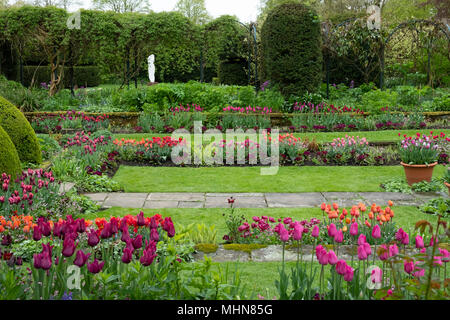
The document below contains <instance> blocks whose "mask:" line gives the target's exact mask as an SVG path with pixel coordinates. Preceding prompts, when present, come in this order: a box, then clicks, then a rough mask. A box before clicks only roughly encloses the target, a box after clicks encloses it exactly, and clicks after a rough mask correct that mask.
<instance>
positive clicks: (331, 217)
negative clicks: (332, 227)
mask: <svg viewBox="0 0 450 320" xmlns="http://www.w3.org/2000/svg"><path fill="white" fill-rule="evenodd" d="M328 219H330V220H331V219H333V214H332V213H331V212H330V213H328Z"/></svg>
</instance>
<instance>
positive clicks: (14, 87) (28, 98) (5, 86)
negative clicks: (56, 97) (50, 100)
mask: <svg viewBox="0 0 450 320" xmlns="http://www.w3.org/2000/svg"><path fill="white" fill-rule="evenodd" d="M0 96H2V97H4V98H5V99H6V100H8V101H11V103H13V104H14V105H16V106H18V107H19V108H20V109H21V110H24V111H30V110H34V109H40V108H41V107H42V101H43V100H44V99H45V98H46V97H47V96H48V93H47V92H46V91H44V90H38V89H34V88H30V89H27V88H25V87H24V86H22V85H21V84H20V83H18V82H15V81H9V80H7V79H6V78H5V77H4V76H3V75H1V74H0Z"/></svg>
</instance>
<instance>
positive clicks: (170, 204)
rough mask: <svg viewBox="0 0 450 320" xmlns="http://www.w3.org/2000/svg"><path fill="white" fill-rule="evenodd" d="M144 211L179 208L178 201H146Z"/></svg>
mask: <svg viewBox="0 0 450 320" xmlns="http://www.w3.org/2000/svg"><path fill="white" fill-rule="evenodd" d="M143 208H144V209H168V208H178V201H170V200H164V201H163V200H161V201H158V200H153V201H145V203H144V207H143Z"/></svg>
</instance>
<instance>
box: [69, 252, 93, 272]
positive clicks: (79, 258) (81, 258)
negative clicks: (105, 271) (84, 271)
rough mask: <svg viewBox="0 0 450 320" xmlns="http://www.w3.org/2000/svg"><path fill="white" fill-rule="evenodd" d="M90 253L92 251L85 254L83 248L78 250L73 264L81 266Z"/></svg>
mask: <svg viewBox="0 0 450 320" xmlns="http://www.w3.org/2000/svg"><path fill="white" fill-rule="evenodd" d="M90 255H91V254H90V253H87V254H85V253H84V252H83V251H82V250H78V251H77V254H76V255H75V260H74V261H73V264H74V265H76V266H78V267H80V268H81V267H82V266H84V265H85V263H86V261H88V259H89V257H90Z"/></svg>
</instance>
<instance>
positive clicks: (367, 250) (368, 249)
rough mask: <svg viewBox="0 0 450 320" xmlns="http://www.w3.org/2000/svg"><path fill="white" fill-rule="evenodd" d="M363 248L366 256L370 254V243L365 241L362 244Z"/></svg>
mask: <svg viewBox="0 0 450 320" xmlns="http://www.w3.org/2000/svg"><path fill="white" fill-rule="evenodd" d="M363 247H364V250H365V251H366V254H367V256H370V255H371V254H372V249H371V248H370V244H368V243H367V242H365V243H364V244H363Z"/></svg>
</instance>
